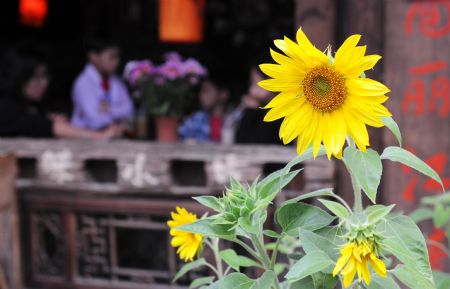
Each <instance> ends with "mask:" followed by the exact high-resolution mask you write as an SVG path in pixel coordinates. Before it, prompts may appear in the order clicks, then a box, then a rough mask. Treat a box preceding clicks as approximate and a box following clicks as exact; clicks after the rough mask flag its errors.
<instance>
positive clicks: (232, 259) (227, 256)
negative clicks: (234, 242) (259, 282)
mask: <svg viewBox="0 0 450 289" xmlns="http://www.w3.org/2000/svg"><path fill="white" fill-rule="evenodd" d="M219 255H220V257H221V258H222V259H223V261H224V262H225V263H227V264H228V265H229V266H230V267H231V268H233V269H234V270H235V271H239V260H238V254H236V252H235V251H234V250H233V249H226V250H223V251H220V253H219Z"/></svg>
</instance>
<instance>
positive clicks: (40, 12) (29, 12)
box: [19, 0, 48, 28]
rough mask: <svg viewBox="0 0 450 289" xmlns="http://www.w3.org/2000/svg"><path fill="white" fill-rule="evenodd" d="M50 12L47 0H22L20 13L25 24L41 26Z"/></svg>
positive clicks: (21, 20)
mask: <svg viewBox="0 0 450 289" xmlns="http://www.w3.org/2000/svg"><path fill="white" fill-rule="evenodd" d="M47 13H48V3H47V0H20V2H19V14H20V22H21V23H22V24H23V25H28V26H34V27H37V28H41V27H42V26H43V25H44V23H45V19H46V18H47Z"/></svg>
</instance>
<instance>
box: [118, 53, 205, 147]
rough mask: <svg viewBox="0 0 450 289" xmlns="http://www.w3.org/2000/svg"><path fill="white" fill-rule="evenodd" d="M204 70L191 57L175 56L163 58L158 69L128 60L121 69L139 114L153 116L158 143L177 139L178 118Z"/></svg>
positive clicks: (175, 54) (174, 54)
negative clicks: (135, 101) (123, 68)
mask: <svg viewBox="0 0 450 289" xmlns="http://www.w3.org/2000/svg"><path fill="white" fill-rule="evenodd" d="M206 74H207V70H206V68H205V67H204V66H202V65H201V64H200V63H199V62H198V61H197V60H195V59H193V58H187V59H183V58H182V57H181V56H180V55H179V54H178V53H176V52H170V53H167V54H165V55H164V62H163V63H162V64H160V65H159V66H156V65H154V64H153V63H152V62H151V61H150V60H141V61H131V62H129V63H127V65H126V67H125V72H124V75H125V78H126V79H127V81H128V83H129V84H130V86H131V88H132V89H133V90H134V93H133V95H134V96H135V97H136V99H138V101H139V102H140V106H141V110H140V111H141V113H142V114H146V113H150V114H152V115H153V116H155V121H156V134H157V139H158V141H161V142H174V141H176V140H177V125H178V119H179V118H180V117H181V116H182V115H183V113H184V110H185V107H186V105H187V104H188V103H189V102H190V101H192V99H193V91H194V88H195V87H196V85H197V84H198V83H199V80H200V79H201V78H202V77H204V76H206Z"/></svg>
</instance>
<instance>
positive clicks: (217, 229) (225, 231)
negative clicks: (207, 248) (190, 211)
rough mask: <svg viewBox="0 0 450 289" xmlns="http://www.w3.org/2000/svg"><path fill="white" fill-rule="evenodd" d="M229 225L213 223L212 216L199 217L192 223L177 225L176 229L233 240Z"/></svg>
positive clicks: (233, 236)
mask: <svg viewBox="0 0 450 289" xmlns="http://www.w3.org/2000/svg"><path fill="white" fill-rule="evenodd" d="M230 229H231V226H230V225H222V224H214V219H213V218H212V217H209V218H206V219H200V220H197V221H195V222H193V223H190V224H186V225H182V226H179V227H177V230H181V231H185V232H191V233H197V234H202V235H205V236H210V237H218V238H222V239H226V240H233V239H234V238H235V235H234V233H233V232H232V231H230Z"/></svg>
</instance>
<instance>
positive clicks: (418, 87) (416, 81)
mask: <svg viewBox="0 0 450 289" xmlns="http://www.w3.org/2000/svg"><path fill="white" fill-rule="evenodd" d="M447 68H448V63H447V62H446V61H443V60H437V61H433V62H430V63H426V64H423V65H419V66H414V67H411V68H410V69H409V71H408V74H409V75H410V76H412V77H413V78H412V79H411V80H410V82H409V83H408V86H407V88H406V90H405V93H404V95H403V101H402V112H403V113H404V114H408V113H410V112H412V113H414V115H416V116H421V115H424V114H425V113H435V114H436V115H438V116H439V117H441V118H444V117H447V116H448V115H449V113H450V80H449V78H448V77H447V76H446V75H442V74H439V75H436V76H435V77H434V78H433V79H432V81H431V83H427V82H425V81H424V80H423V79H421V78H419V77H420V76H422V75H427V74H436V73H438V72H440V73H442V71H444V70H446V69H447Z"/></svg>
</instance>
